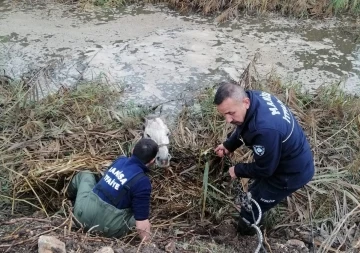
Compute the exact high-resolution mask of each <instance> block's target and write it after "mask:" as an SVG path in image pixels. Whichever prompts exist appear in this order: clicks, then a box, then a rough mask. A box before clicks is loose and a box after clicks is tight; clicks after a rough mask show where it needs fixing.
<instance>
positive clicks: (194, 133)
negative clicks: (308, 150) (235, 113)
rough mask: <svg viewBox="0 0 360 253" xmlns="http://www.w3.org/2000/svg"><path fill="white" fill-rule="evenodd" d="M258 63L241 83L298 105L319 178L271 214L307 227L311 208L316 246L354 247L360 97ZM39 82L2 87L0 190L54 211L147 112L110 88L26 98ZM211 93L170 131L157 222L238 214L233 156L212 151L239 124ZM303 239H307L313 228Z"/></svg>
mask: <svg viewBox="0 0 360 253" xmlns="http://www.w3.org/2000/svg"><path fill="white" fill-rule="evenodd" d="M252 67H253V65H252V64H250V65H249V67H248V68H247V69H246V71H245V72H244V74H243V75H242V77H241V80H240V82H239V83H240V85H242V86H244V87H245V88H250V89H264V90H268V91H270V92H271V93H273V94H275V95H277V96H278V97H279V98H280V99H281V100H282V101H284V102H286V104H288V105H289V106H290V107H291V108H292V111H293V112H294V114H295V115H296V117H297V118H298V119H299V121H300V123H301V125H302V126H303V128H304V129H305V131H306V133H307V135H308V138H309V140H310V143H311V146H312V148H313V152H314V157H315V164H316V175H315V177H314V178H313V180H312V181H311V183H309V185H308V186H307V187H306V189H301V190H299V191H297V192H296V193H295V194H293V196H292V197H290V198H288V199H287V201H285V202H284V203H282V204H281V205H280V206H279V207H278V208H277V209H276V210H275V211H274V212H272V213H271V215H270V217H269V218H270V219H273V220H274V223H275V224H276V226H273V228H272V231H273V232H274V233H275V232H281V230H283V229H284V228H288V227H293V226H296V227H298V226H300V225H304V224H305V225H306V224H309V219H310V216H309V213H311V217H312V218H313V227H314V230H315V238H316V240H315V243H316V244H317V245H318V246H321V247H322V248H321V249H323V250H324V251H326V249H327V248H326V247H329V246H331V247H333V248H337V249H339V250H343V251H344V250H348V249H350V247H351V243H352V241H354V240H355V238H356V235H357V234H358V233H360V232H357V226H356V224H358V223H359V222H360V215H359V213H360V210H359V206H360V205H359V200H360V186H359V182H360V180H359V176H358V175H359V164H360V156H359V151H360V136H359V129H360V116H359V115H360V102H359V99H358V98H357V97H356V96H353V95H346V94H344V93H342V92H340V91H339V89H337V88H336V87H330V88H329V87H321V88H319V89H318V91H317V92H316V93H315V94H309V93H304V92H300V89H298V87H296V86H284V85H282V84H281V83H280V81H279V80H278V79H277V78H275V77H274V75H271V77H270V78H268V79H266V80H260V79H259V78H258V77H257V76H256V75H255V74H254V73H256V71H254V68H252ZM34 88H36V86H31V87H28V86H26V85H24V84H21V83H15V82H7V83H6V85H1V86H0V89H1V90H0V103H1V105H2V106H1V117H0V138H1V139H2V140H3V142H2V144H1V146H0V158H1V159H0V160H1V170H0V171H1V173H2V174H3V175H5V174H6V175H8V176H7V177H6V178H7V183H6V184H3V185H6V187H8V188H9V189H8V192H9V193H10V194H8V195H6V196H5V194H3V195H1V196H0V197H1V198H6V199H8V200H10V201H12V203H13V207H14V208H16V206H19V205H16V204H17V203H18V202H22V203H28V204H30V205H32V206H35V207H36V208H38V209H41V210H43V211H46V212H49V211H52V210H56V208H59V207H60V206H61V203H62V201H63V200H64V192H65V190H66V187H67V184H68V182H69V180H70V179H71V176H72V175H73V174H74V173H75V172H77V171H79V170H84V169H90V170H92V171H94V172H99V171H100V170H102V169H103V168H104V167H105V165H106V164H108V163H109V162H111V160H113V159H114V158H116V157H117V156H118V155H120V154H122V153H125V154H128V153H129V146H130V145H131V144H132V143H133V141H134V140H135V139H136V138H138V137H139V132H140V128H141V117H142V116H144V115H145V114H146V113H147V112H148V110H146V109H145V108H138V107H136V106H134V105H129V104H120V105H118V97H119V95H121V94H120V93H116V92H114V91H113V90H112V89H111V88H110V87H109V86H106V85H99V84H94V83H90V84H83V85H77V86H76V88H74V89H70V90H68V89H62V90H59V91H58V92H57V93H56V94H53V95H50V96H47V97H45V98H43V99H40V100H34V98H35V97H32V99H30V97H27V96H26V94H27V93H31V92H32V91H31V89H34ZM214 92H215V87H214V88H209V89H206V90H204V91H203V92H202V93H201V95H200V96H199V97H197V99H196V101H195V102H196V103H195V105H194V106H191V107H184V109H183V111H182V112H181V113H180V115H178V117H177V119H176V124H175V127H174V128H173V129H172V137H171V147H170V153H171V154H172V156H173V159H172V163H171V167H170V168H169V169H167V170H159V169H153V172H152V173H151V177H152V184H153V193H152V210H151V216H152V218H151V220H152V223H153V226H154V228H155V229H163V228H174V227H179V228H181V230H183V231H187V230H189V231H190V230H191V229H194V228H196V227H197V226H198V225H199V224H202V225H206V224H217V223H218V222H220V221H224V220H229V219H230V216H231V215H237V212H236V210H235V209H234V207H233V203H232V202H233V197H234V193H233V187H232V185H231V184H230V180H229V177H228V173H227V169H228V167H229V166H230V165H231V162H229V161H228V160H223V159H220V158H218V157H215V155H214V152H213V151H212V150H213V148H214V147H216V145H218V144H219V143H221V142H222V141H223V140H224V139H225V138H226V135H227V134H228V133H229V132H230V131H231V130H232V126H230V125H228V124H225V123H224V121H223V119H222V118H221V117H220V115H219V114H218V113H217V111H216V108H215V107H214V106H213V104H212V101H213V95H214ZM231 159H232V163H236V162H249V161H251V160H252V152H251V151H250V150H248V149H246V148H241V149H239V150H238V151H236V154H235V155H234V156H233V157H232V158H231ZM309 199H310V202H311V205H309ZM171 231H172V230H171ZM174 231H175V232H174ZM174 231H172V232H171V233H177V232H179V231H178V230H174ZM176 231H177V232H176ZM174 236H176V234H175V235H174ZM298 236H299V237H300V239H302V240H304V241H309V240H310V239H309V238H310V237H309V234H308V233H307V234H306V233H305V234H304V233H302V234H299V235H298Z"/></svg>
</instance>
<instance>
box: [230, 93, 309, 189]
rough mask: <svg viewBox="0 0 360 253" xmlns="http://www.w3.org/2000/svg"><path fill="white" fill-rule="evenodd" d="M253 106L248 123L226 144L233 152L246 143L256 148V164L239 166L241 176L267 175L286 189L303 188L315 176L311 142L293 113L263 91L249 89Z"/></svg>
mask: <svg viewBox="0 0 360 253" xmlns="http://www.w3.org/2000/svg"><path fill="white" fill-rule="evenodd" d="M247 94H248V96H249V98H250V107H249V109H248V110H247V112H246V116H245V120H244V123H243V124H242V125H241V126H237V128H236V129H235V131H234V132H233V133H232V134H231V135H230V136H229V138H228V139H227V140H226V141H225V142H224V143H223V144H224V146H225V148H226V149H228V150H229V151H230V152H233V151H234V150H235V149H237V148H238V147H240V146H241V145H242V144H243V143H245V145H246V146H247V147H249V148H251V149H252V150H253V153H254V160H255V162H253V163H239V164H237V165H236V166H235V174H236V176H237V177H245V178H267V179H268V182H269V183H270V184H272V185H274V186H276V187H280V188H284V189H294V188H299V187H302V186H303V185H305V184H306V183H308V182H309V181H310V180H311V178H312V177H313V175H314V162H313V156H312V152H311V149H310V145H309V143H308V141H307V140H306V136H305V134H304V132H303V130H302V128H301V126H300V125H299V123H298V122H297V120H296V119H295V117H294V115H293V114H292V112H291V111H290V110H289V108H287V107H286V106H285V105H284V104H283V103H282V102H281V101H280V100H278V99H277V98H276V97H274V96H272V95H270V94H269V93H266V92H262V91H247Z"/></svg>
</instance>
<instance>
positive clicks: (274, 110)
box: [260, 92, 280, 115]
mask: <svg viewBox="0 0 360 253" xmlns="http://www.w3.org/2000/svg"><path fill="white" fill-rule="evenodd" d="M260 96H261V97H262V98H263V99H264V100H265V101H266V103H267V104H268V105H269V106H270V107H269V110H270V111H271V115H277V114H280V112H279V110H278V109H277V107H276V106H275V104H274V102H273V101H272V99H271V95H270V94H269V93H266V92H261V94H260Z"/></svg>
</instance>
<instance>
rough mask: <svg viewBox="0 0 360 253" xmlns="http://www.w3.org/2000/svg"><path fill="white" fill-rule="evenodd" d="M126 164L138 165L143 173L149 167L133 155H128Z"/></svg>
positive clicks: (147, 170)
mask: <svg viewBox="0 0 360 253" xmlns="http://www.w3.org/2000/svg"><path fill="white" fill-rule="evenodd" d="M127 164H128V165H136V166H139V167H140V168H141V169H142V170H143V171H144V172H145V173H146V172H149V171H150V170H149V168H148V167H147V166H146V165H145V164H144V163H143V162H142V161H140V159H139V158H137V157H136V156H135V155H132V156H130V158H129V160H128V161H127Z"/></svg>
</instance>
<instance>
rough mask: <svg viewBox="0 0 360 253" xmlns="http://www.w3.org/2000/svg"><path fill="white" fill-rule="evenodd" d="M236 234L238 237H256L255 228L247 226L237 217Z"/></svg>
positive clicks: (242, 219)
mask: <svg viewBox="0 0 360 253" xmlns="http://www.w3.org/2000/svg"><path fill="white" fill-rule="evenodd" d="M237 232H238V233H239V235H256V230H255V228H253V227H251V226H250V225H248V223H247V222H246V221H245V220H244V218H242V217H239V221H238V225H237Z"/></svg>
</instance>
